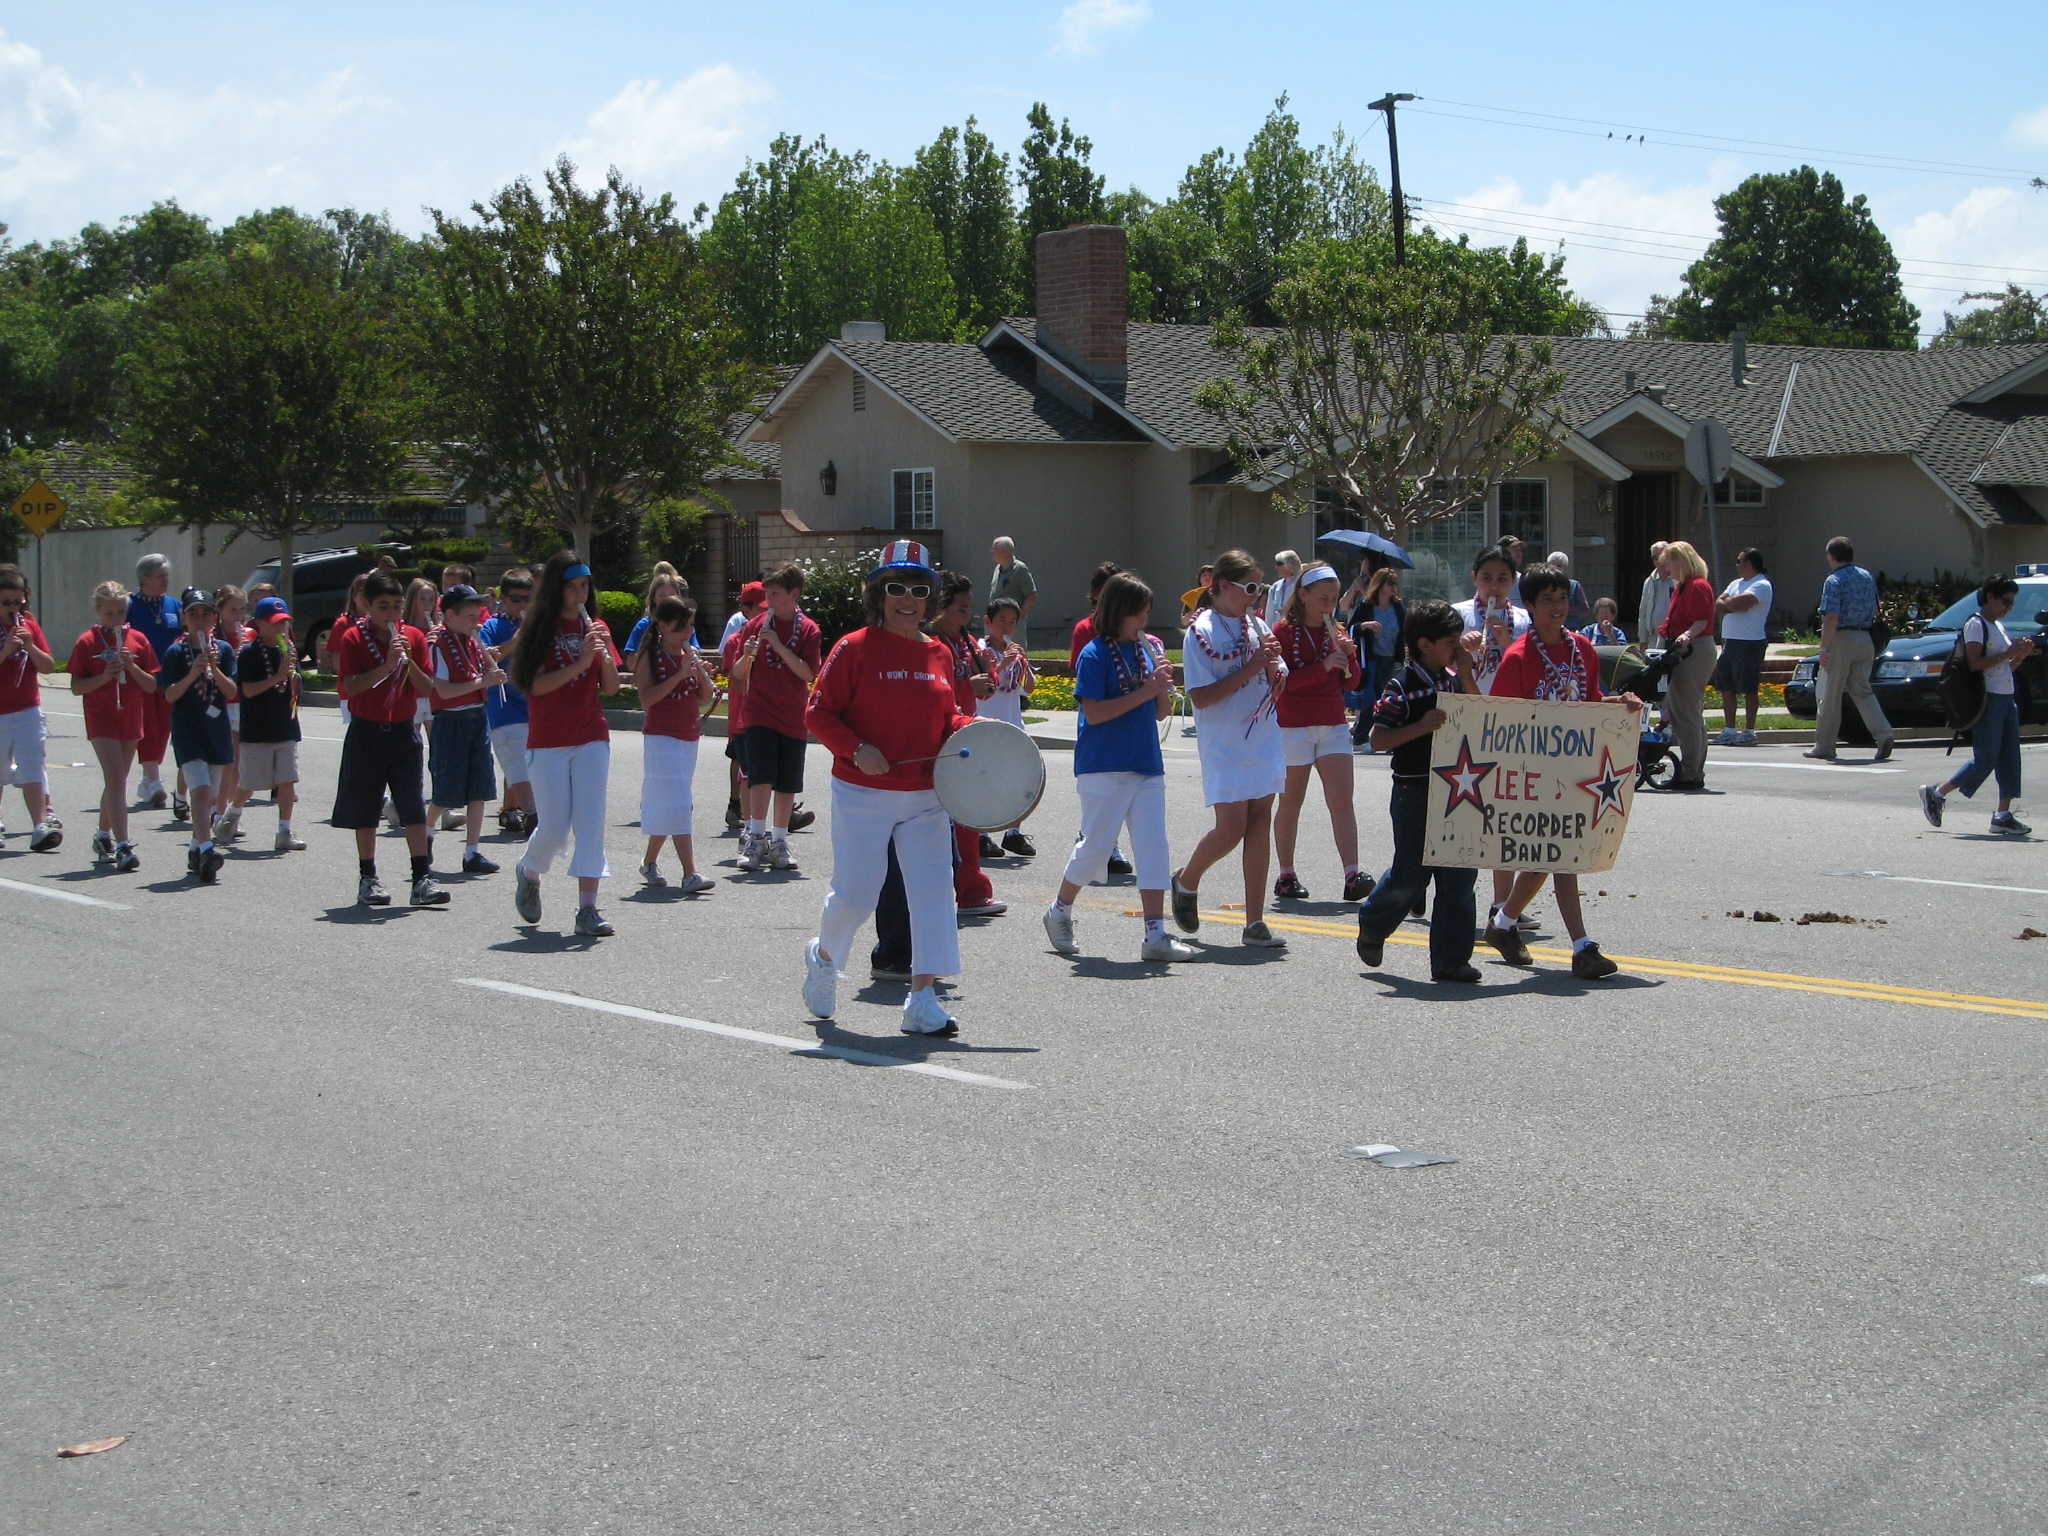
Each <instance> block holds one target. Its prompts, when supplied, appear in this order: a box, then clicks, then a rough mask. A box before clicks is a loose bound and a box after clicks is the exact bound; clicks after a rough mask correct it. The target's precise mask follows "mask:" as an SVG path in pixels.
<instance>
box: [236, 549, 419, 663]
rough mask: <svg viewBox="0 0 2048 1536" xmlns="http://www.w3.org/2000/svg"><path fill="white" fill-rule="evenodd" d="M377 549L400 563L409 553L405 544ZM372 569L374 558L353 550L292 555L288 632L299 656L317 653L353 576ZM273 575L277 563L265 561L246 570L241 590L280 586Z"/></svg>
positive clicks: (310, 656) (344, 604) (345, 599)
mask: <svg viewBox="0 0 2048 1536" xmlns="http://www.w3.org/2000/svg"><path fill="white" fill-rule="evenodd" d="M377 548H379V549H381V550H383V551H384V552H385V553H386V554H388V555H390V556H391V558H392V559H394V560H396V561H397V562H398V563H399V564H400V565H404V564H405V563H406V557H407V556H408V555H410V554H411V553H412V548H411V546H410V545H406V544H380V545H378V546H377ZM376 568H377V562H376V561H375V560H367V559H365V558H364V557H363V556H361V555H359V554H357V553H356V551H355V550H353V549H309V550H307V551H305V552H304V553H303V554H299V555H294V556H293V557H292V632H293V633H294V634H296V635H297V636H298V638H299V655H300V656H301V657H302V658H304V659H305V660H308V661H310V660H312V659H313V657H314V656H315V655H316V654H317V652H316V650H315V646H316V645H317V644H318V642H319V640H320V637H321V636H323V635H325V634H326V633H327V631H328V630H329V629H331V628H332V627H333V626H334V621H335V620H336V619H338V618H340V617H341V610H342V609H344V608H346V607H347V606H348V589H349V587H350V586H351V585H352V584H353V583H354V581H355V579H356V577H357V576H358V575H359V574H360V573H362V572H364V571H371V570H375V569H376ZM277 577H278V563H277V562H276V561H275V560H270V561H266V562H265V563H264V564H262V565H259V566H257V567H256V569H255V570H253V571H251V572H250V573H249V579H248V581H246V582H244V583H243V590H244V591H247V590H248V589H249V588H250V587H253V586H255V585H256V584H257V583H258V582H262V581H267V582H270V583H271V584H272V585H274V586H277V587H280V588H281V587H282V586H283V583H282V582H280V581H279V580H278V579H277Z"/></svg>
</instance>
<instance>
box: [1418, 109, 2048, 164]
mask: <svg viewBox="0 0 2048 1536" xmlns="http://www.w3.org/2000/svg"><path fill="white" fill-rule="evenodd" d="M1423 100H1425V101H1441V102H1443V103H1444V104H1445V105H1446V106H1452V107H1470V108H1472V109H1473V110H1474V111H1478V112H1500V113H1507V114H1510V115H1512V116H1515V117H1543V118H1548V119H1550V120H1551V121H1552V122H1557V123H1585V124H1587V125H1589V126H1591V127H1595V128H1620V129H1623V130H1625V131H1627V132H1630V133H1654V134H1656V135H1657V136H1658V137H1659V138H1665V139H1704V140H1709V141H1711V142H1713V143H1717V144H1733V145H1738V146H1741V147H1743V148H1747V149H1783V150H1790V151H1792V152H1793V153H1794V154H1800V155H1835V156H1847V157H1856V158H1861V159H1880V160H1889V161H1892V162H1893V163H1895V164H1897V165H1901V166H1919V167H1922V168H1924V169H1927V170H1937V171H1982V172H1987V173H1989V174H1991V175H1994V176H2017V177H2019V178H2020V179H2021V180H2023V181H2027V180H2032V179H2033V178H2032V173H2031V172H2028V171H2021V170H2016V169H2014V168H2013V167H2012V166H2009V165H1972V164H1970V163H1968V162H1965V161H1956V160H1921V159H1917V158H1915V157H1912V156H1908V155H1873V154H1872V153H1871V152H1870V151H1868V150H1859V149H1816V148H1815V147H1814V146H1813V145H1811V144H1780V143H1777V142H1776V141H1774V140H1771V139H1735V138H1730V137H1728V136H1727V135H1726V134H1719V133H1695V132H1693V131H1691V130H1690V129H1685V128H1645V127H1644V126H1643V125H1642V124H1641V123H1610V122H1608V121H1607V120H1605V119H1604V118H1598V117H1567V116H1566V115H1565V114H1563V113H1561V112H1536V111H1531V110H1529V109H1527V108H1523V107H1503V106H1500V105H1499V104H1498V103H1489V102H1483V101H1452V100H1451V99H1450V98H1449V97H1446V96H1425V97H1424V98H1423ZM1413 110H1415V111H1418V112H1419V111H1421V110H1422V108H1420V107H1417V108H1414V109H1413Z"/></svg>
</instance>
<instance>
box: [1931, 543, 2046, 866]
mask: <svg viewBox="0 0 2048 1536" xmlns="http://www.w3.org/2000/svg"><path fill="white" fill-rule="evenodd" d="M2019 591H2020V584H2019V583H2018V582H2016V581H2014V580H2013V579H2012V578H2011V577H2010V576H2005V575H1999V576H1993V577H1992V578H1991V579H1990V580H1989V581H1987V582H1985V583H1984V585H1983V586H1981V587H1979V588H1978V589H1977V611H1976V612H1975V613H1973V614H1971V615H1970V617H1969V618H1967V619H1965V620H1964V621H1963V635H1962V642H1963V655H1964V656H1965V657H1967V658H1968V660H1969V666H1970V670H1971V671H1972V672H1975V673H1977V674H1979V675H1980V676H1981V677H1982V678H1983V679H1984V712H1983V713H1982V714H1980V715H1978V717H1977V723H1976V724H1975V725H1974V726H1972V727H1971V728H1970V761H1969V764H1968V765H1967V766H1966V767H1965V768H1964V769H1963V770H1962V771H1961V772H1960V773H1958V774H1956V776H1955V777H1954V778H1952V779H1949V780H1948V781H1947V782H1945V783H1942V784H1923V785H1921V786H1920V810H1921V812H1922V814H1924V815H1925V816H1926V817H1927V819H1928V821H1929V822H1930V823H1932V824H1933V825H1934V826H1937V827H1938V826H1940V825H1941V813H1942V808H1943V807H1944V806H1945V805H1946V804H1947V802H1948V797H1949V796H1950V795H1951V794H1952V793H1954V792H1955V791H1956V790H1961V791H1962V792H1963V794H1964V795H1965V796H1969V795H1974V794H1976V793H1977V788H1978V786H1979V785H1981V784H1982V783H1983V782H1984V781H1985V780H1986V779H1988V778H1990V777H1991V775H1992V774H1994V773H1996V774H1997V775H1998V809H1997V810H1996V811H1995V812H1993V813H1992V816H1991V830H1992V831H1993V832H1997V833H2001V834H2003V835H2004V836H2006V837H2025V836H2026V835H2027V834H2028V833H2029V832H2031V831H2033V830H2034V829H2033V828H2032V827H2030V826H2028V825H2027V824H2026V823H2025V822H2023V821H2021V820H2020V819H2019V818H2018V817H2017V816H2015V815H2013V812H2012V803H2013V801H2015V800H2017V799H2019V797H2020V712H2019V700H2018V698H2017V696H2016V695H2015V694H2014V692H2013V684H2012V669H2013V667H2014V666H2015V665H2016V664H2018V663H2019V662H2022V661H2025V660H2026V659H2027V658H2028V657H2029V656H2031V655H2032V654H2033V653H2034V651H2035V649H2036V647H2035V644H2034V642H2033V641H2032V640H2028V639H2019V640H2015V639H2013V637H2012V636H2011V635H2009V634H2007V633H2006V630H2005V625H2004V624H2003V623H2001V622H2000V621H2001V620H2003V619H2004V618H2005V616H2006V615H2007V614H2008V613H2010V612H2012V605H2013V600H2014V599H2015V598H2017V597H2018V596H2019Z"/></svg>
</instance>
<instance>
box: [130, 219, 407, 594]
mask: <svg viewBox="0 0 2048 1536" xmlns="http://www.w3.org/2000/svg"><path fill="white" fill-rule="evenodd" d="M393 342H394V338H393V337H392V335H391V334H390V330H389V327H388V325H386V324H385V323H384V322H383V321H382V320H381V319H380V317H379V316H378V315H377V314H376V312H375V310H374V309H373V308H372V306H371V305H370V304H368V303H367V302H366V301H365V300H364V299H363V298H362V297H361V296H360V295H357V294H352V293H348V292H346V291H344V290H342V289H341V288H339V287H337V286H336V285H335V283H334V282H333V281H332V280H331V277H330V275H329V274H328V273H325V272H322V271H319V270H317V269H309V268H307V267H306V266H304V265H302V264H300V263H299V262H297V261H295V260H293V259H291V258H290V257H289V256H280V255H273V254H271V253H270V252H269V251H267V250H262V249H256V248H251V249H247V250H243V251H238V252H232V253H229V254H225V255H220V256H212V257H207V258H204V259H201V260H194V261H187V262H183V263H180V264H179V265H178V266H177V267H176V268H175V269H173V271H172V272H171V274H170V277H169V279H168V280H167V281H166V282H165V283H164V284H163V285H161V286H160V287H159V288H158V290H157V291H156V292H155V293H154V294H152V296H151V297H150V299H149V300H148V302H147V303H146V304H145V305H144V306H143V314H142V319H141V324H140V327H139V333H138V335H137V338H136V346H135V351H134V355H133V359H132V375H131V377H130V379H129V382H128V389H127V391H126V397H125V401H124V412H123V414H124V417H125V423H124V425H125V430H124V433H123V447H124V450H125V452H126V454H127V456H128V458H129V460H130V461H131V462H132V463H133V464H134V465H135V467H136V469H137V470H138V471H139V472H140V475H141V480H142V485H143V488H144V490H145V491H146V492H147V493H148V494H151V495H154V496H159V497H162V498H163V499H164V500H165V502H166V503H167V504H168V505H169V507H170V508H171V510H172V511H173V512H174V513H175V515H176V516H177V517H178V518H179V519H180V521H181V523H182V524H183V525H184V526H191V525H192V524H194V523H200V524H205V523H224V524H226V525H228V526H229V527H230V528H232V529H233V530H235V533H236V534H239V533H243V532H247V533H253V534H255V535H257V536H258V537H261V538H265V539H274V540H275V541H276V542H277V544H278V548H279V551H280V555H281V558H280V562H279V564H280V574H279V578H278V582H279V586H280V588H281V595H282V596H283V598H284V599H285V601H286V602H287V603H289V602H290V601H291V598H292V556H293V550H294V545H295V543H296V541H297V539H298V538H299V537H300V536H301V535H303V534H307V533H313V532H317V531H320V530H322V529H325V528H328V527H331V526H332V525H333V524H334V522H335V508H336V503H337V502H338V501H340V500H341V499H343V498H345V497H357V496H370V495H376V494H379V493H382V492H384V491H387V490H388V489H390V487H391V486H392V484H393V482H394V481H395V480H396V479H397V477H398V473H399V465H400V463H401V460H402V458H403V448H402V446H401V445H402V443H403V442H404V425H405V424H404V423H403V422H402V421H401V420H400V419H399V417H398V408H397V404H396V402H397V389H396V381H395V379H394V373H395V370H396V362H395V357H396V348H395V347H394V344H393ZM232 537H233V535H230V538H231V539H232Z"/></svg>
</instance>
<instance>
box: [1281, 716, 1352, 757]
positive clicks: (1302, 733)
mask: <svg viewBox="0 0 2048 1536" xmlns="http://www.w3.org/2000/svg"><path fill="white" fill-rule="evenodd" d="M1280 751H1281V755H1282V757H1283V758H1284V759H1285V760H1286V763H1287V766H1288V767H1290V768H1306V767H1308V766H1310V765H1311V764H1313V763H1314V762H1315V760H1316V759H1317V758H1319V757H1349V756H1350V755H1351V727H1350V726H1348V725H1345V724H1343V723H1342V722H1341V721H1340V722H1339V723H1338V724H1336V725H1283V726H1281V727H1280Z"/></svg>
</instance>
